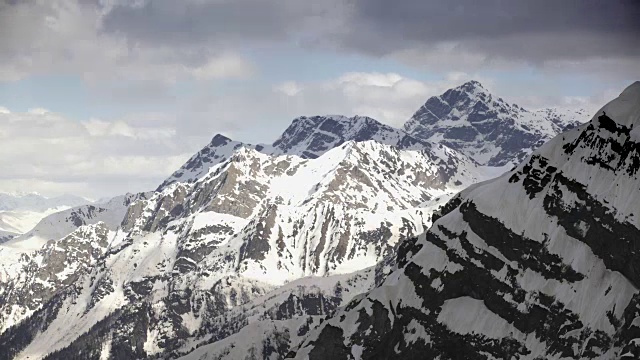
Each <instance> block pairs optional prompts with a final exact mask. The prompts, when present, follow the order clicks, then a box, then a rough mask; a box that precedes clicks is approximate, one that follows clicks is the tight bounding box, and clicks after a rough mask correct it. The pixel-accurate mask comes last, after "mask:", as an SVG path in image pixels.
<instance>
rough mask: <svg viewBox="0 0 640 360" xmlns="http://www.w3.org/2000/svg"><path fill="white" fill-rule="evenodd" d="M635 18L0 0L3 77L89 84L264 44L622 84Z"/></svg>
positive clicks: (206, 69)
mask: <svg viewBox="0 0 640 360" xmlns="http://www.w3.org/2000/svg"><path fill="white" fill-rule="evenodd" d="M638 18H640V3H638V2H637V1H636V0H612V1H606V2H603V1H592V0H586V1H585V0H566V1H555V0H525V1H504V0H488V1H481V2H480V1H474V0H452V1H446V2H443V1H435V0H398V1H394V2H388V1H385V0H327V1H321V2H309V1H297V0H233V1H232V0H185V1H179V2H178V1H172V0H153V1H151V0H137V1H124V0H101V1H89V0H49V1H44V0H25V1H20V2H3V3H2V4H0V33H2V34H3V36H2V37H1V38H0V49H1V50H2V51H0V54H1V55H0V80H16V79H20V78H23V77H25V76H28V75H30V74H34V73H46V72H54V71H68V72H73V73H80V74H81V75H82V76H83V78H85V79H86V80H87V81H93V82H94V83H100V82H105V81H109V80H114V81H116V82H117V81H121V80H123V79H126V80H127V81H141V82H151V83H159V84H172V83H175V82H176V81H179V80H181V79H185V78H191V79H196V80H198V79H199V80H203V79H205V80H210V79H220V78H238V77H239V78H246V77H247V76H251V75H252V74H254V73H255V72H256V71H257V69H256V66H255V65H253V64H251V63H250V61H249V60H248V59H246V58H245V57H243V55H242V52H243V51H244V50H245V49H247V48H250V49H251V48H261V47H263V46H271V45H279V46H282V45H284V46H288V47H297V48H300V47H313V48H321V49H324V50H336V51H338V52H343V53H352V52H359V53H363V54H368V55H371V56H381V57H391V58H394V59H399V60H402V61H404V62H406V63H408V64H410V65H413V66H418V67H424V68H428V69H431V70H440V71H444V72H450V71H465V72H476V71H478V70H479V69H487V68H488V69H504V68H509V67H518V66H520V67H521V66H535V67H538V68H543V69H549V70H558V71H571V70H572V69H574V70H575V69H588V68H597V69H598V73H602V74H605V76H610V75H611V74H614V75H616V76H618V77H623V78H624V77H625V76H626V77H627V78H628V77H629V76H631V75H635V74H637V71H638V70H640V68H639V65H638V64H639V63H640V61H639V60H640V48H639V47H638V46H636V44H635V43H636V42H637V39H638V36H640V22H639V21H638V20H637V19H638ZM602 65H604V66H602ZM585 73H586V71H585Z"/></svg>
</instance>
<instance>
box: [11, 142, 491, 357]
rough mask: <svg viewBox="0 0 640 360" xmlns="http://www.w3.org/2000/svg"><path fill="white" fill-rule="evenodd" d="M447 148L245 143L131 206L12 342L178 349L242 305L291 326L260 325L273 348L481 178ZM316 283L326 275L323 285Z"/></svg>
mask: <svg viewBox="0 0 640 360" xmlns="http://www.w3.org/2000/svg"><path fill="white" fill-rule="evenodd" d="M455 155H456V154H455V152H453V151H452V150H450V149H448V148H446V147H439V146H434V147H433V148H432V149H430V150H423V151H416V150H411V151H410V150H399V149H397V148H395V147H393V146H389V145H382V144H379V143H377V142H374V141H368V142H347V143H344V144H343V145H341V146H340V147H338V148H334V149H332V150H330V151H328V152H326V153H325V154H323V155H322V156H321V157H319V158H316V159H303V158H301V157H298V156H272V155H267V154H263V153H261V152H259V151H256V150H252V149H249V148H246V147H240V148H238V149H237V150H236V151H235V152H234V153H233V154H232V155H231V156H229V157H228V159H227V160H225V161H223V162H221V163H219V164H218V165H216V166H213V167H211V168H210V169H209V170H208V172H206V173H204V174H202V175H201V176H200V178H198V179H195V180H193V181H190V182H189V181H187V182H184V183H183V182H177V183H173V184H170V185H168V186H166V187H165V188H164V189H163V190H162V191H159V192H156V193H155V194H154V195H152V196H151V197H149V198H148V199H145V198H141V199H139V200H137V201H135V202H133V203H132V204H130V206H129V208H128V210H127V213H126V214H124V215H123V216H122V217H123V219H124V220H123V221H122V226H121V228H120V229H119V230H118V232H117V233H116V234H115V235H113V236H112V237H110V239H109V241H110V243H109V246H108V248H107V249H105V250H104V252H103V253H102V254H101V256H99V257H98V258H97V260H96V261H94V265H93V266H92V269H91V272H89V273H86V274H84V276H79V277H78V278H77V279H75V280H74V281H73V284H61V285H60V288H59V294H58V295H57V296H54V297H52V298H45V299H43V300H42V302H40V303H38V305H41V308H42V309H48V308H49V306H52V305H49V304H61V305H59V306H57V305H56V307H55V309H56V312H55V315H48V318H51V317H53V319H49V320H50V321H49V320H47V321H49V322H48V324H49V325H48V327H46V328H44V329H43V330H42V334H39V335H37V336H35V338H34V339H33V340H32V341H30V342H28V343H27V344H25V345H24V346H23V347H22V348H20V349H18V351H19V352H21V354H22V355H21V356H37V354H38V353H39V352H41V351H43V350H42V349H43V348H46V349H48V350H46V351H47V352H49V351H54V350H55V351H59V352H56V353H52V354H51V356H52V358H59V357H60V358H61V357H65V356H68V355H69V354H71V353H73V351H76V350H77V349H81V348H83V347H87V346H90V345H88V344H99V346H100V349H102V348H103V347H104V348H105V349H107V348H108V349H111V350H105V351H106V353H105V354H107V353H109V354H111V356H112V357H114V356H115V355H114V354H119V355H121V356H133V357H141V356H151V355H156V354H175V356H177V355H179V354H185V353H187V352H188V351H189V350H190V347H192V346H193V344H194V343H217V342H218V341H222V340H223V339H226V338H228V337H230V336H232V335H233V334H235V333H236V332H238V331H240V330H241V329H243V328H244V327H246V326H247V325H249V324H250V322H251V321H252V319H253V318H251V317H249V315H248V314H249V313H250V312H247V311H246V309H245V310H242V311H240V310H239V309H240V308H241V307H243V306H245V304H253V305H251V306H253V307H255V309H256V310H255V314H256V315H255V316H256V321H260V322H262V324H263V325H262V326H266V324H267V323H268V322H269V321H277V322H278V323H279V324H280V326H281V328H282V329H284V328H287V329H290V331H295V333H296V334H298V333H299V335H295V336H292V337H291V336H290V337H288V338H287V337H281V335H282V334H281V333H280V332H278V331H276V332H273V333H271V332H269V334H270V335H269V336H270V339H271V340H269V341H271V342H270V343H269V344H271V345H269V346H267V345H268V344H267V345H265V344H264V343H261V344H262V345H264V346H265V347H264V349H261V350H260V351H263V350H264V351H265V353H268V352H269V351H271V352H272V353H273V354H279V356H280V357H282V356H284V355H285V354H286V353H288V352H289V351H290V349H291V348H292V347H294V346H297V345H298V344H299V341H301V340H302V338H303V335H304V334H306V332H307V331H308V330H309V329H311V328H313V327H315V326H317V325H318V324H319V319H320V318H321V317H324V316H327V315H331V314H333V312H335V311H336V310H337V308H338V307H339V306H341V305H343V304H344V302H345V301H347V300H349V299H351V298H352V297H353V296H355V295H356V294H359V293H362V292H364V291H366V290H368V289H369V288H370V287H371V286H373V285H374V284H375V283H376V282H380V281H381V280H382V279H383V278H384V277H385V275H386V274H388V273H389V272H390V271H391V270H392V269H394V268H395V262H394V261H393V259H392V258H393V254H394V252H395V248H396V247H397V246H398V244H399V243H400V242H401V241H402V240H403V239H406V238H410V237H413V236H415V235H416V234H419V233H421V232H423V231H424V230H425V229H426V228H427V226H428V225H429V224H430V216H431V211H432V208H435V207H436V206H438V205H439V204H441V203H443V202H444V201H446V199H448V198H449V197H450V196H451V195H452V194H453V193H454V192H455V191H457V190H459V189H461V188H463V187H464V186H466V185H469V184H471V183H475V182H477V181H479V180H482V178H478V177H477V176H476V175H474V174H477V173H479V170H478V169H477V164H475V163H474V162H473V161H470V160H466V161H465V159H464V158H461V159H458V158H457V157H455ZM379 262H380V263H382V265H381V266H376V264H378V263H379ZM365 268H369V269H368V270H367V273H366V274H367V275H366V276H364V275H357V273H356V275H349V276H351V277H355V280H353V279H352V280H349V281H348V282H349V283H345V281H346V280H345V278H344V277H343V278H341V279H342V280H340V281H339V282H340V284H338V280H325V279H323V278H314V279H318V280H311V281H310V283H309V284H306V285H305V286H304V290H301V292H299V293H298V295H296V296H294V297H292V296H291V295H292V294H295V293H292V292H291V291H292V290H291V289H290V290H291V291H289V292H281V293H279V294H280V295H278V296H277V298H278V301H277V302H274V303H273V304H271V305H268V306H267V305H265V303H264V302H265V301H266V300H265V297H267V298H270V297H271V296H275V295H269V294H274V293H273V292H274V291H285V290H281V289H282V288H280V287H281V286H282V285H284V284H285V283H286V282H291V281H295V280H296V279H300V278H303V277H306V276H330V275H334V274H335V276H341V275H339V274H346V273H352V272H354V271H360V270H363V269H365ZM30 271H32V272H38V271H40V270H39V268H38V266H37V265H34V268H33V269H32V270H30ZM327 279H335V277H329V278H327ZM318 281H319V282H321V283H327V282H328V285H326V284H325V285H323V286H321V288H322V289H323V290H322V291H320V292H318V291H316V290H313V287H314V285H317V284H316V283H317V282H318ZM331 281H333V282H331ZM276 288H277V289H276ZM62 289H68V290H69V292H64V291H62ZM354 289H357V291H356V290H354ZM70 294H71V295H70ZM256 299H261V300H256ZM47 300H48V302H47ZM256 301H257V302H256ZM265 306H267V307H266V308H265ZM234 309H235V310H234ZM258 309H259V311H258ZM269 309H270V310H269ZM232 310H233V311H235V312H230V311H232ZM265 311H267V313H265ZM258 314H259V316H258ZM25 315H28V314H26V313H25ZM34 316H35V315H34ZM29 319H31V317H30V318H28V319H27V320H26V321H27V322H26V323H28V321H29ZM34 321H35V320H34ZM25 326H26V325H25ZM21 329H22V330H21ZM28 329H30V328H29V327H28V326H27V327H25V328H18V329H17V330H16V329H14V330H12V332H13V333H16V332H18V333H21V332H22V331H27V332H28V331H29V330H28ZM301 329H302V330H301ZM246 331H250V330H249V329H247V330H246ZM283 331H284V330H283ZM128 332H132V333H133V334H134V336H132V337H126V336H124V335H123V334H127V333H128ZM85 333H86V334H85ZM21 334H22V333H21ZM83 334H84V335H83ZM23 335H24V334H23ZM29 336H33V334H31V335H29ZM96 339H97V340H96ZM235 339H239V338H238V337H235ZM286 339H288V340H286ZM285 340H286V341H285ZM228 341H232V340H231V339H230V340H228ZM235 341H237V340H235ZM107 343H109V345H108V346H110V347H108V346H107V345H106V344H107ZM0 346H2V344H1V343H0ZM95 346H98V345H95ZM256 346H257V345H256ZM74 349H75V350H74ZM125 349H128V350H126V351H129V352H126V351H125ZM132 349H133V350H132ZM256 349H257V348H256ZM265 349H271V350H269V351H267V350H265ZM87 351H91V352H93V353H98V352H101V351H102V350H100V351H98V350H97V349H96V348H91V350H87ZM247 351H249V350H247ZM252 351H253V350H252ZM256 351H257V350H256ZM170 356H174V355H170Z"/></svg>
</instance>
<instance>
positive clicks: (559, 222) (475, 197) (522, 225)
mask: <svg viewBox="0 0 640 360" xmlns="http://www.w3.org/2000/svg"><path fill="white" fill-rule="evenodd" d="M605 113H606V114H605ZM639 170H640V82H635V83H634V84H632V85H631V86H629V87H628V88H627V89H626V90H625V91H624V92H623V93H622V94H621V95H620V96H619V97H618V98H616V99H615V100H613V101H611V102H610V103H609V104H607V105H606V106H605V107H604V108H602V109H601V110H600V111H599V112H598V113H597V114H596V115H595V116H594V117H593V119H592V120H591V121H590V122H589V123H587V124H584V125H581V126H579V127H578V128H576V129H574V130H571V131H568V132H566V133H563V134H561V135H559V136H557V137H555V138H554V139H553V140H552V141H550V142H548V143H547V144H545V145H544V146H542V147H541V148H540V149H539V150H537V151H535V152H534V154H533V155H532V156H530V157H528V158H527V159H526V160H525V161H524V162H523V163H521V164H520V165H519V166H517V167H516V168H515V169H514V170H512V171H510V172H508V173H506V174H505V175H503V176H501V177H499V178H497V179H495V180H492V181H489V182H486V183H483V184H479V185H474V186H471V187H470V188H468V189H466V190H465V191H463V192H462V193H461V194H459V195H458V196H456V197H455V198H454V199H453V200H451V201H450V202H449V203H448V204H447V205H445V206H444V207H443V209H442V211H441V213H440V214H439V215H438V217H437V220H436V221H435V222H434V224H433V226H432V227H431V229H430V230H429V231H428V232H427V233H426V234H423V235H421V236H420V237H419V238H418V239H416V240H415V241H411V242H406V243H405V244H403V246H404V247H405V248H406V250H405V251H401V252H399V254H398V257H399V259H398V263H399V264H400V265H402V267H401V269H399V270H398V271H396V272H394V273H393V274H391V275H390V276H389V277H387V279H386V280H385V282H384V283H383V284H382V285H381V286H379V287H377V288H375V289H374V290H372V291H370V292H369V293H368V294H366V296H363V297H361V298H358V299H357V300H354V301H352V302H351V303H350V304H349V305H347V307H346V309H345V310H343V311H340V312H338V313H337V314H336V315H335V316H334V317H333V318H332V319H331V320H329V321H325V322H324V323H323V324H322V325H321V326H320V327H319V328H317V329H315V330H312V331H311V335H310V336H309V337H308V338H307V339H306V340H304V343H303V345H302V346H301V347H300V348H299V349H298V351H297V352H296V353H295V354H292V357H295V358H298V359H306V358H309V359H327V358H336V359H347V358H353V359H365V358H384V359H407V358H442V359H449V358H459V356H460V355H461V354H464V357H465V358H483V359H484V358H487V359H507V358H508V359H514V358H517V359H542V358H544V359H561V358H563V359H567V358H570V359H617V358H625V359H638V358H640V323H639V322H638V319H640V292H639V291H638V288H639V287H640V272H639V271H638V266H637V265H638V264H640V248H639V246H640V174H639Z"/></svg>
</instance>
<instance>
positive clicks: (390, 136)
mask: <svg viewBox="0 0 640 360" xmlns="http://www.w3.org/2000/svg"><path fill="white" fill-rule="evenodd" d="M371 140H373V141H376V142H378V143H380V144H385V145H392V146H394V147H396V148H398V149H404V150H425V151H429V152H432V153H435V154H437V153H441V152H446V153H447V160H448V161H449V162H450V165H455V164H456V163H458V162H469V161H471V162H473V160H470V159H469V158H468V157H467V156H466V155H463V154H461V153H457V152H456V151H454V150H451V149H448V148H446V147H445V146H443V145H442V144H432V143H429V142H427V141H424V140H419V139H418V138H416V137H414V136H412V135H409V134H407V133H406V132H404V131H402V130H399V129H394V128H392V127H390V126H388V125H384V124H382V123H380V122H378V121H376V120H374V119H372V118H369V117H363V116H354V117H351V118H348V117H345V116H339V115H333V116H313V117H299V118H296V119H294V120H293V122H292V123H291V125H290V126H289V127H288V128H287V129H286V130H285V132H284V133H283V134H282V135H281V136H280V138H278V139H277V140H276V141H275V142H274V143H273V144H272V145H264V144H262V145H250V144H244V143H241V142H238V141H233V140H231V139H229V138H227V137H225V136H223V135H219V134H218V135H216V136H214V138H213V139H212V140H211V143H209V144H208V145H207V146H205V147H204V148H203V149H202V150H200V151H199V152H198V153H197V154H195V155H194V156H193V157H191V159H189V160H188V161H187V162H186V163H185V164H184V165H183V166H182V167H181V168H180V169H178V170H177V171H176V172H175V173H173V174H172V175H171V176H170V177H169V178H168V179H166V180H165V181H164V182H163V183H162V184H161V185H160V186H159V187H158V189H157V190H156V191H162V190H163V189H165V188H166V187H167V186H169V185H171V184H174V183H178V182H180V183H193V182H195V181H197V180H198V179H200V178H201V177H203V176H205V175H206V174H207V173H208V172H209V170H210V169H211V168H213V167H214V166H216V165H218V164H220V163H222V162H224V161H226V160H227V159H229V158H230V157H232V156H234V154H235V153H236V152H237V151H238V150H240V149H241V148H246V149H252V150H256V151H258V152H261V153H263V154H267V155H295V156H298V157H301V158H303V159H315V158H318V157H319V156H321V155H322V154H324V153H326V152H327V151H329V150H331V149H334V148H336V147H339V146H341V145H342V144H344V143H345V142H348V141H354V142H362V141H371Z"/></svg>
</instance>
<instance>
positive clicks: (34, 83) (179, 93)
mask: <svg viewBox="0 0 640 360" xmlns="http://www.w3.org/2000/svg"><path fill="white" fill-rule="evenodd" d="M639 18H640V3H638V2H637V1H634V0H616V1H581V0H568V1H552V0H542V1H534V0H526V1H517V2H515V1H510V2H506V1H500V0H491V1H483V2H478V1H471V0H456V1H447V2H436V1H421V0H400V1H393V2H390V1H383V0H353V1H347V0H327V1H322V2H306V1H295V0H280V1H273V0H268V1H262V0H240V1H231V0H211V1H205V0H185V1H181V2H175V1H171V0H153V1H152V0H146V1H125V0H100V1H95V0H50V1H46V0H25V1H20V0H1V1H0V34H2V35H0V169H3V171H2V172H1V173H0V192H2V191H7V192H31V191H36V192H39V193H42V194H44V195H48V196H55V195H59V194H62V193H72V194H76V195H80V196H85V197H89V198H94V199H95V198H102V197H106V196H113V195H117V194H121V193H125V192H135V191H143V190H151V189H153V188H155V187H156V186H157V185H158V184H159V183H160V182H162V180H163V179H164V178H166V177H167V176H168V175H169V174H171V173H172V172H173V171H174V170H175V169H177V168H178V167H179V166H180V165H181V164H182V163H183V162H184V161H185V160H186V159H188V158H189V157H190V156H191V155H192V154H193V153H194V152H196V151H197V150H198V149H200V148H201V147H202V146H203V145H205V144H206V143H208V142H209V140H210V139H211V137H212V136H213V135H214V134H216V133H222V134H225V135H226V136H229V137H231V138H233V139H236V140H240V141H245V142H250V143H269V142H272V141H273V140H275V138H276V137H277V136H278V135H279V134H280V133H281V132H282V131H283V130H284V129H285V128H286V126H287V125H288V124H289V123H290V121H291V120H292V119H293V118H294V117H297V116H301V115H315V114H342V115H348V116H351V115H355V114H358V115H366V116H371V117H373V118H375V119H377V120H379V121H382V122H384V123H387V124H389V125H392V126H396V127H400V126H401V125H402V123H404V121H406V120H407V119H408V118H409V117H410V116H411V114H412V113H413V112H414V111H415V110H416V109H417V108H419V107H420V105H422V103H424V101H425V100H426V99H427V98H428V97H430V96H432V95H437V94H440V93H441V92H442V91H444V90H446V89H448V88H450V87H453V86H457V85H459V84H461V83H463V82H464V81H467V80H470V79H475V80H479V81H480V82H482V84H483V85H484V86H486V87H487V88H489V89H490V90H491V91H492V92H493V93H494V94H496V95H497V96H501V97H504V98H505V99H506V100H508V101H510V102H515V103H517V104H519V105H522V106H524V107H527V108H531V109H535V108H541V107H551V106H556V107H582V108H585V109H587V110H588V111H589V112H590V115H591V112H593V111H594V110H595V109H597V108H598V107H600V106H601V105H603V104H604V103H605V102H606V101H607V100H608V99H611V98H612V97H615V96H616V95H617V94H618V93H620V91H622V89H624V87H626V86H627V85H629V84H630V83H631V82H632V81H633V80H637V77H638V74H640V47H638V46H637V44H638V40H639V38H640V22H638V21H637V19H639ZM585 120H587V119H585Z"/></svg>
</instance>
